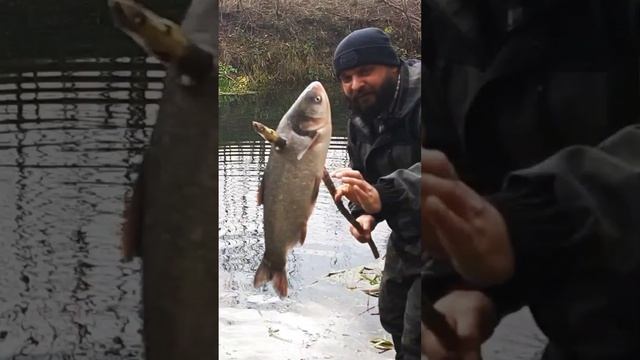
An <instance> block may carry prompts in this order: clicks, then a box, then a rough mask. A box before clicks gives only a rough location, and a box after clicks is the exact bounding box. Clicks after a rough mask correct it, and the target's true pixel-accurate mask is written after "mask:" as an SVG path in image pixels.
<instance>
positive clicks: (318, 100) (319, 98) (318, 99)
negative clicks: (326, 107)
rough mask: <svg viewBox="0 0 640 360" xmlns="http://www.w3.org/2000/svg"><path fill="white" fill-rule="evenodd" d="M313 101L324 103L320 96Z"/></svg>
mask: <svg viewBox="0 0 640 360" xmlns="http://www.w3.org/2000/svg"><path fill="white" fill-rule="evenodd" d="M313 101H315V102H317V103H319V102H320V101H322V96H320V95H318V96H316V97H315V98H313Z"/></svg>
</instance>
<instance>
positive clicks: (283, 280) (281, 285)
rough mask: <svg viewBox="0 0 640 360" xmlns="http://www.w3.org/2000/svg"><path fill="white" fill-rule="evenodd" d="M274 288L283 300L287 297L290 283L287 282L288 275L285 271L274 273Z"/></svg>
mask: <svg viewBox="0 0 640 360" xmlns="http://www.w3.org/2000/svg"><path fill="white" fill-rule="evenodd" d="M273 288H274V289H275V290H276V292H277V293H278V295H280V297H281V298H284V297H287V290H288V288H289V282H288V281H287V273H286V272H285V271H284V270H281V271H276V272H274V273H273Z"/></svg>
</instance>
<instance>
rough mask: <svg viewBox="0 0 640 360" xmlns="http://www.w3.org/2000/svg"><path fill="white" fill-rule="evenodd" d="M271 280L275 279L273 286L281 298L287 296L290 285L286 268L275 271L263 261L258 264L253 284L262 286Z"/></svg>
mask: <svg viewBox="0 0 640 360" xmlns="http://www.w3.org/2000/svg"><path fill="white" fill-rule="evenodd" d="M271 280H273V288H274V290H275V291H276V292H277V293H278V295H279V296H280V297H281V298H283V297H286V296H287V290H288V287H289V283H288V281H287V273H286V272H285V271H284V270H278V271H274V270H272V269H271V268H270V267H269V265H267V264H266V263H265V262H264V261H263V262H261V263H260V266H258V270H257V271H256V275H255V277H254V278H253V286H254V287H260V286H262V285H264V284H265V283H267V282H269V281H271Z"/></svg>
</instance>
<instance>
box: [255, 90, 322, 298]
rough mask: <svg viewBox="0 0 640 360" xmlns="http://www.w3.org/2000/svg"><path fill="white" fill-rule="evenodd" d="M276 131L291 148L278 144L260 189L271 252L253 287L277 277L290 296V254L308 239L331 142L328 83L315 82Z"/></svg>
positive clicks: (278, 286) (277, 284)
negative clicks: (288, 262) (290, 251)
mask: <svg viewBox="0 0 640 360" xmlns="http://www.w3.org/2000/svg"><path fill="white" fill-rule="evenodd" d="M276 132H277V133H278V135H279V136H280V137H281V138H283V139H284V140H285V141H286V146H285V147H278V146H277V145H272V148H271V154H270V156H269V162H268V163H267V168H266V169H265V172H264V176H263V178H262V184H261V186H260V189H259V191H258V204H259V205H260V204H263V205H264V237H265V253H264V257H263V259H262V262H261V263H260V266H259V267H258V270H257V271H256V275H255V278H254V282H253V285H254V286H255V287H258V286H261V285H263V284H264V283H266V282H268V281H271V280H273V287H274V289H275V290H276V292H277V293H278V295H280V296H281V297H285V296H287V289H288V281H287V273H286V264H287V253H288V251H289V250H290V249H291V248H293V247H294V246H295V245H296V244H297V243H300V244H303V243H304V239H305V237H306V235H307V221H308V220H309V217H310V216H311V212H312V210H313V207H314V205H315V202H316V198H317V197H318V190H319V186H320V182H321V181H322V174H323V169H324V163H325V160H326V158H327V151H328V149H329V142H330V141H331V106H330V105H329V98H328V96H327V93H326V91H325V89H324V87H323V86H322V84H320V83H319V82H317V81H314V82H312V83H311V84H310V85H309V86H307V88H306V89H304V91H302V93H301V94H300V96H298V99H297V100H296V101H295V102H294V103H293V105H292V106H291V108H290V109H289V111H287V113H286V114H285V115H284V116H283V117H282V120H280V124H279V125H278V128H277V129H276Z"/></svg>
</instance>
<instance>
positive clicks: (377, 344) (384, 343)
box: [369, 338, 393, 354]
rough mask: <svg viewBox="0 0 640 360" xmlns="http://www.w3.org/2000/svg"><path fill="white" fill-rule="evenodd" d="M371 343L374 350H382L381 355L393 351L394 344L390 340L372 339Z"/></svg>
mask: <svg viewBox="0 0 640 360" xmlns="http://www.w3.org/2000/svg"><path fill="white" fill-rule="evenodd" d="M369 342H370V343H371V344H372V345H373V347H374V348H376V349H378V350H382V351H381V352H380V353H381V354H382V353H383V352H386V351H389V350H393V342H391V341H390V340H387V339H380V338H377V339H372V340H370V341H369Z"/></svg>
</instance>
